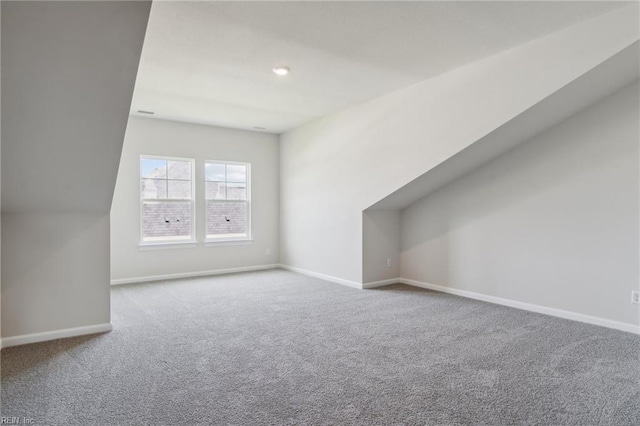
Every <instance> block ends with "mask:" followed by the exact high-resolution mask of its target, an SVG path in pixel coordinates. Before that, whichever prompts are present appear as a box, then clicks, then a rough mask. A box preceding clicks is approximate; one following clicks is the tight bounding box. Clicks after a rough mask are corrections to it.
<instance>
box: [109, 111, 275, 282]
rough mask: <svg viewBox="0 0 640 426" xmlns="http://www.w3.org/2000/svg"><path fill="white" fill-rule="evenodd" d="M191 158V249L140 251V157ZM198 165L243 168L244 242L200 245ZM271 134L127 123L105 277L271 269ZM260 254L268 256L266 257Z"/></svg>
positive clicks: (200, 179) (201, 174) (153, 121)
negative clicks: (247, 215)
mask: <svg viewBox="0 0 640 426" xmlns="http://www.w3.org/2000/svg"><path fill="white" fill-rule="evenodd" d="M142 154H145V155H162V156H173V157H187V158H195V159H196V176H195V179H196V236H197V238H198V244H197V246H196V247H195V248H171V249H156V250H149V249H146V250H140V249H139V246H138V244H139V242H140V193H139V188H140V183H139V176H140V175H139V173H140V172H139V162H140V155H142ZM204 160H228V161H243V162H249V163H251V221H252V224H251V225H252V226H251V233H252V238H253V242H252V243H250V244H235V245H219V246H214V247H211V246H209V247H205V246H204V245H203V242H202V241H203V237H204V229H205V223H204V215H203V212H204V197H202V196H201V195H202V194H203V193H204V182H203V180H204V169H203V167H204V166H203V162H204ZM278 203H279V199H278V136H277V135H271V134H266V133H260V132H250V131H244V130H233V129H225V128H221V127H212V126H204V125H197V124H187V123H179V122H173V121H165V120H157V119H152V118H140V117H133V116H132V117H131V118H130V120H129V125H128V127H127V133H126V136H125V142H124V147H123V150H122V158H121V161H120V170H119V172H118V180H117V183H116V191H115V195H114V199H113V206H112V208H111V279H112V280H113V282H126V281H131V280H135V279H142V278H144V277H160V276H167V275H175V274H192V273H198V272H206V271H216V270H222V269H230V268H243V267H253V266H260V265H269V264H276V263H278V250H279V247H278ZM267 249H270V250H271V254H270V255H266V251H267Z"/></svg>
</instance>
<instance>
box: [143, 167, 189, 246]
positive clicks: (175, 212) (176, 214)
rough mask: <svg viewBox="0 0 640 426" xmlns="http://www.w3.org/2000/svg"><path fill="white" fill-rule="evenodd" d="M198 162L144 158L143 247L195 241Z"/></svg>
mask: <svg viewBox="0 0 640 426" xmlns="http://www.w3.org/2000/svg"><path fill="white" fill-rule="evenodd" d="M194 163H195V162H194V160H193V159H189V158H169V157H156V156H146V155H143V156H141V157H140V213H141V214H140V219H141V227H140V228H141V236H140V239H141V244H142V245H145V244H171V243H184V242H194V241H195V229H194V222H195V220H194V219H195V212H194V210H195V209H194V202H193V201H194V196H193V193H194V181H193V175H194Z"/></svg>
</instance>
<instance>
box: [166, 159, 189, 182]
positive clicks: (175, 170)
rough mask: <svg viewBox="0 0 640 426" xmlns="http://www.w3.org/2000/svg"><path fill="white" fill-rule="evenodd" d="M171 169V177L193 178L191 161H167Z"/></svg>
mask: <svg viewBox="0 0 640 426" xmlns="http://www.w3.org/2000/svg"><path fill="white" fill-rule="evenodd" d="M167 167H168V169H169V179H191V162H190V161H174V160H169V161H168V162H167Z"/></svg>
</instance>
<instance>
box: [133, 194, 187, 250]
mask: <svg viewBox="0 0 640 426" xmlns="http://www.w3.org/2000/svg"><path fill="white" fill-rule="evenodd" d="M142 239H143V241H154V240H185V239H186V240H188V239H191V202H190V201H185V202H183V201H177V202H176V201H173V202H172V201H164V202H163V201H146V202H144V203H143V205H142Z"/></svg>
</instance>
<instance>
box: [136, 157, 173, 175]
mask: <svg viewBox="0 0 640 426" xmlns="http://www.w3.org/2000/svg"><path fill="white" fill-rule="evenodd" d="M140 171H141V175H142V177H143V178H156V179H164V178H166V177H167V160H156V159H154V158H141V159H140Z"/></svg>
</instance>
